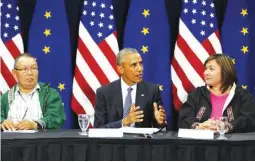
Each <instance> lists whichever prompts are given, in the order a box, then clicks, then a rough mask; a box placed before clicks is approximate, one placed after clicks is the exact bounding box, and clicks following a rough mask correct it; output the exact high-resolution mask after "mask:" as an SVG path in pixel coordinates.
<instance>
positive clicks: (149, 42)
mask: <svg viewBox="0 0 255 162" xmlns="http://www.w3.org/2000/svg"><path fill="white" fill-rule="evenodd" d="M123 46H124V47H131V48H135V49H137V50H138V51H140V54H141V56H142V58H143V65H144V77H143V78H144V80H145V81H149V82H152V83H156V84H158V85H159V87H160V90H161V96H162V99H163V106H164V108H165V110H166V115H167V119H168V126H169V125H170V123H169V121H170V120H169V119H170V116H171V110H172V96H171V92H172V90H171V84H172V83H171V80H170V76H171V74H170V26H169V23H168V19H167V11H166V7H165V1H164V0H158V1H157V2H155V0H132V1H131V2H130V8H129V11H128V17H127V22H126V26H125V34H124V45H123Z"/></svg>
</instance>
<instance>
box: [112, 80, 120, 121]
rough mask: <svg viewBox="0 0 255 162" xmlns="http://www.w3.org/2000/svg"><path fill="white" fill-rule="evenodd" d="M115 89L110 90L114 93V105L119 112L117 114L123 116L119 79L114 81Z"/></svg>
mask: <svg viewBox="0 0 255 162" xmlns="http://www.w3.org/2000/svg"><path fill="white" fill-rule="evenodd" d="M114 87H115V90H114V91H113V92H112V93H114V99H113V100H114V106H115V107H116V110H117V112H118V114H119V116H120V117H121V118H122V116H123V101H122V92H121V82H120V79H119V80H118V81H117V82H116V86H114Z"/></svg>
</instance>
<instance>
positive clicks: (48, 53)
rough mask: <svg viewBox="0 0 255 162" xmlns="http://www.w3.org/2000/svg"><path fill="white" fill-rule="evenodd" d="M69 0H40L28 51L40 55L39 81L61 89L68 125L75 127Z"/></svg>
mask: <svg viewBox="0 0 255 162" xmlns="http://www.w3.org/2000/svg"><path fill="white" fill-rule="evenodd" d="M64 2H65V1H63V0H37V4H36V7H35V12H34V15H33V20H32V24H31V27H30V31H29V42H28V52H29V53H31V54H32V55H33V56H34V57H36V58H37V61H38V66H39V81H41V82H46V83H50V84H51V86H52V87H53V88H55V89H57V90H58V92H59V93H60V95H61V98H62V101H63V103H64V107H65V113H66V117H67V119H66V122H65V124H64V128H73V125H74V116H73V112H72V109H71V105H70V103H71V102H70V101H71V94H72V76H73V74H72V56H71V52H70V38H69V27H68V23H67V17H66V11H65V4H64Z"/></svg>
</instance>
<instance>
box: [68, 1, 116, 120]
mask: <svg viewBox="0 0 255 162" xmlns="http://www.w3.org/2000/svg"><path fill="white" fill-rule="evenodd" d="M83 5H84V6H83V10H82V16H81V21H80V25H79V38H78V49H77V55H76V66H75V75H74V79H73V95H72V108H73V110H74V111H75V112H76V114H81V113H84V112H85V113H87V114H94V108H93V107H94V104H95V95H96V89H97V88H99V87H101V86H102V85H104V84H107V83H109V82H112V81H114V80H116V79H118V78H119V75H118V73H117V71H116V63H115V62H116V54H117V53H118V51H119V47H118V42H117V38H116V29H115V25H114V16H113V6H112V1H111V0H85V1H84V3H83ZM91 123H92V124H93V119H92V120H91Z"/></svg>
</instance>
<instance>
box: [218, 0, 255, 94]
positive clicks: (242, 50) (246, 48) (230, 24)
mask: <svg viewBox="0 0 255 162" xmlns="http://www.w3.org/2000/svg"><path fill="white" fill-rule="evenodd" d="M248 2H249V3H253V5H252V4H248ZM254 4H255V3H254V1H253V0H250V1H249V0H231V1H229V2H228V6H227V11H226V14H225V18H224V23H223V26H222V35H221V39H222V47H223V52H224V53H225V54H227V55H229V56H230V57H232V58H233V62H234V63H235V67H236V70H237V74H238V81H239V85H241V86H242V87H243V88H244V89H247V90H249V91H250V92H251V93H253V95H255V73H254V71H253V70H254V69H255V51H254V49H253V52H252V39H253V44H254V41H255V39H254V38H252V29H251V23H252V21H253V20H254V16H255V15H251V14H250V11H251V10H254V8H253V9H252V8H249V6H254ZM253 37H254V36H253ZM253 48H254V47H253Z"/></svg>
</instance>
